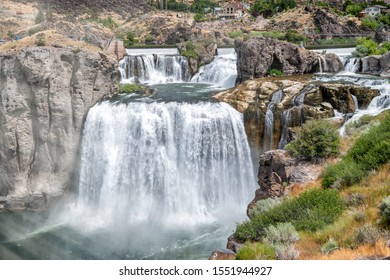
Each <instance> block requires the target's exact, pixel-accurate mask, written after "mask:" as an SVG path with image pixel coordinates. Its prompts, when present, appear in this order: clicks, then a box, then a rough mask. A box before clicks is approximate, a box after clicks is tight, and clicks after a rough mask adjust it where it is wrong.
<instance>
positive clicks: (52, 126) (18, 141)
mask: <svg viewBox="0 0 390 280" xmlns="http://www.w3.org/2000/svg"><path fill="white" fill-rule="evenodd" d="M0 65H1V70H0V96H1V99H0V119H1V123H0V174H1V176H0V197H3V198H4V199H3V200H2V202H1V203H0V208H6V209H10V210H14V209H27V208H33V209H35V208H42V207H44V206H45V203H47V202H50V199H51V198H54V197H59V196H61V195H62V194H63V192H64V190H65V189H66V188H68V187H70V185H71V183H72V180H73V175H74V174H73V172H74V170H75V167H76V166H77V153H78V147H79V146H80V136H81V132H82V126H83V121H84V119H85V116H86V113H87V112H88V109H89V108H90V107H91V106H92V105H94V104H95V103H96V102H97V101H98V100H99V99H101V98H102V97H103V96H107V95H110V94H113V93H114V91H115V84H116V78H117V63H116V61H115V60H113V59H112V58H110V57H108V56H106V55H105V54H103V53H98V52H90V51H88V50H81V51H80V50H77V51H73V50H71V49H67V48H50V47H47V48H46V47H29V48H26V49H24V50H22V51H20V52H18V53H7V54H0Z"/></svg>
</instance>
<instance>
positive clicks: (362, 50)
mask: <svg viewBox="0 0 390 280" xmlns="http://www.w3.org/2000/svg"><path fill="white" fill-rule="evenodd" d="M367 55H368V49H367V48H366V47H365V46H363V45H358V46H356V49H355V50H354V51H353V52H352V56H354V57H365V56H367Z"/></svg>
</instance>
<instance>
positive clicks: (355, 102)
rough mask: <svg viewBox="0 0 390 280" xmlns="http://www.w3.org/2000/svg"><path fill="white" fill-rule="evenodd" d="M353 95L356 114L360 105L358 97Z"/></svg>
mask: <svg viewBox="0 0 390 280" xmlns="http://www.w3.org/2000/svg"><path fill="white" fill-rule="evenodd" d="M351 95H352V99H353V103H354V104H355V112H356V111H357V110H359V103H358V100H357V98H356V96H355V95H353V94H351Z"/></svg>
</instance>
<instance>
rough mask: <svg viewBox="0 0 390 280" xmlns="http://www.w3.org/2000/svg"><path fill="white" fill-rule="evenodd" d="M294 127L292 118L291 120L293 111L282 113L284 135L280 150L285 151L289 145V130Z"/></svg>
mask: <svg viewBox="0 0 390 280" xmlns="http://www.w3.org/2000/svg"><path fill="white" fill-rule="evenodd" d="M291 125H292V118H291V109H288V110H286V111H283V113H282V134H281V136H280V141H279V145H278V149H283V148H284V146H286V145H287V143H288V142H289V141H288V140H289V139H288V138H289V128H290V127H291Z"/></svg>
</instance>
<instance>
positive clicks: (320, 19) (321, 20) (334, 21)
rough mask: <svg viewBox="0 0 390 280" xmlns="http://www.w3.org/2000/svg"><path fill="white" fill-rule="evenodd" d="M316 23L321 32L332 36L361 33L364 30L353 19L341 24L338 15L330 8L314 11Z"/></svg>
mask: <svg viewBox="0 0 390 280" xmlns="http://www.w3.org/2000/svg"><path fill="white" fill-rule="evenodd" d="M314 24H315V26H316V27H317V28H318V30H319V31H320V33H321V34H323V35H325V36H326V34H329V35H330V36H333V35H337V34H340V35H341V36H342V35H343V34H360V33H361V32H362V30H361V29H360V28H359V26H358V25H357V24H356V23H355V22H353V21H347V22H346V23H345V24H341V23H340V20H339V19H338V17H337V16H336V15H335V14H333V13H331V12H330V11H329V10H328V9H326V8H325V9H317V10H316V11H315V12H314Z"/></svg>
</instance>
